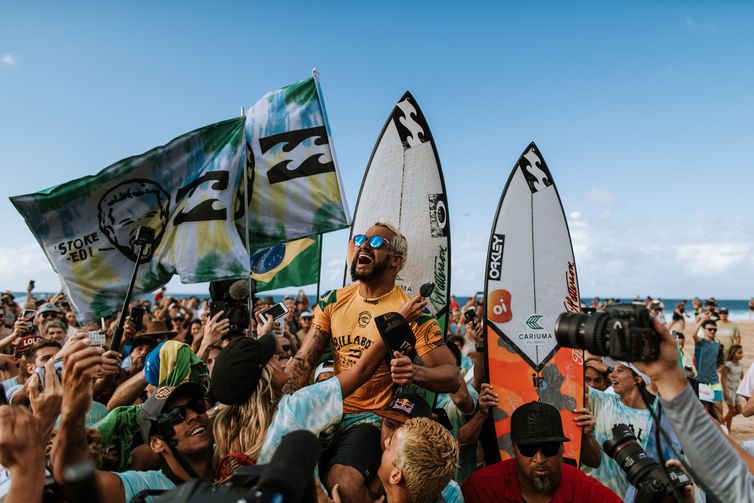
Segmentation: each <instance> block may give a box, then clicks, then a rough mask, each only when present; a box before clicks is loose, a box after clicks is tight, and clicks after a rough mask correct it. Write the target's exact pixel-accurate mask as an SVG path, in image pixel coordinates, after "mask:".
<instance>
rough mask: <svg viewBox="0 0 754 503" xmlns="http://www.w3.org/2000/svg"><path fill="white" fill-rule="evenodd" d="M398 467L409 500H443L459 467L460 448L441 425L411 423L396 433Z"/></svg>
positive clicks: (417, 420)
mask: <svg viewBox="0 0 754 503" xmlns="http://www.w3.org/2000/svg"><path fill="white" fill-rule="evenodd" d="M395 435H396V439H397V440H398V447H397V448H396V455H395V462H394V464H395V467H396V468H398V469H399V470H400V471H401V473H402V474H403V480H404V484H405V488H406V495H407V496H408V500H409V501H410V502H412V503H425V502H426V503H430V502H432V501H434V500H436V499H437V497H438V496H440V493H441V492H442V490H443V488H445V486H446V485H448V482H450V479H452V478H453V475H454V474H455V471H456V468H457V467H458V444H457V443H456V441H455V439H454V438H453V435H451V434H450V432H449V431H448V430H447V429H445V427H443V426H442V425H441V424H440V423H437V422H435V421H433V420H431V419H429V418H426V417H417V418H414V419H409V420H408V421H406V423H405V424H404V425H403V426H401V427H400V428H399V429H398V430H397V431H396V433H395Z"/></svg>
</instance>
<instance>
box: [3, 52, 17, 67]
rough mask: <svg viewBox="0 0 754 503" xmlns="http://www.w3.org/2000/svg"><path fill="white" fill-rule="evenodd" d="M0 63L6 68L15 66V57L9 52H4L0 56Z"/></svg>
mask: <svg viewBox="0 0 754 503" xmlns="http://www.w3.org/2000/svg"><path fill="white" fill-rule="evenodd" d="M0 62H2V63H3V64H4V65H7V66H16V63H18V61H17V60H16V58H15V56H13V54H11V53H9V52H6V53H5V54H3V55H2V56H0Z"/></svg>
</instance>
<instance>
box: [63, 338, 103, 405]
mask: <svg viewBox="0 0 754 503" xmlns="http://www.w3.org/2000/svg"><path fill="white" fill-rule="evenodd" d="M103 352H104V350H103V349H102V348H101V347H99V346H90V345H89V339H88V338H83V339H79V340H77V341H76V342H75V343H74V344H72V345H71V347H70V351H69V352H68V354H66V355H65V358H64V360H63V407H62V411H61V415H62V416H63V417H64V418H66V417H67V418H83V417H84V416H85V415H86V413H87V412H88V411H89V408H90V407H91V405H92V385H93V382H94V379H95V377H96V375H97V373H98V372H99V371H100V369H101V368H102V363H103V359H102V353H103Z"/></svg>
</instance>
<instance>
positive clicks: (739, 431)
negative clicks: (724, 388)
mask: <svg viewBox="0 0 754 503" xmlns="http://www.w3.org/2000/svg"><path fill="white" fill-rule="evenodd" d="M736 323H738V325H739V327H741V344H742V345H743V347H744V360H743V363H744V367H745V369H746V371H748V370H749V366H750V365H751V364H752V362H754V320H746V321H736ZM693 327H694V323H693V321H692V322H691V323H688V322H687V323H686V329H685V330H684V333H685V334H686V351H687V352H688V353H689V354H691V355H693V354H694V339H693V338H692V337H691V329H692V328H693ZM726 412H727V410H726ZM731 436H732V437H733V438H734V439H736V440H738V441H739V442H741V441H744V440H752V439H754V416H753V417H749V418H745V417H743V416H742V415H740V414H739V415H738V416H736V417H734V418H733V428H732V432H731Z"/></svg>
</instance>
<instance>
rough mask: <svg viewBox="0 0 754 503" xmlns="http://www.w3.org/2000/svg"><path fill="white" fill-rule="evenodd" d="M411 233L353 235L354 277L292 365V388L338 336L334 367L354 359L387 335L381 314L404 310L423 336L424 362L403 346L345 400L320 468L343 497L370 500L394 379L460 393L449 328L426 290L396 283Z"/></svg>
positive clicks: (323, 305) (380, 226)
mask: <svg viewBox="0 0 754 503" xmlns="http://www.w3.org/2000/svg"><path fill="white" fill-rule="evenodd" d="M407 248H408V244H407V242H406V238H405V237H404V236H403V234H401V233H400V231H399V230H398V229H397V228H396V227H395V226H393V225H392V224H390V223H388V222H384V221H377V222H376V223H375V224H374V225H373V226H372V227H370V228H369V229H368V230H367V231H366V234H356V235H355V236H354V237H353V242H352V250H353V258H352V262H351V266H350V272H351V279H352V280H353V281H354V284H352V285H349V286H347V287H345V288H341V289H339V290H335V291H332V292H328V293H326V294H325V295H323V297H322V299H320V301H319V303H318V304H317V306H316V307H315V308H314V321H313V324H312V328H311V330H310V331H309V334H308V335H307V337H306V339H305V340H304V342H303V346H302V348H301V350H300V351H299V353H298V354H296V356H295V357H294V358H293V359H292V360H291V363H289V364H288V367H287V368H286V373H288V375H289V381H288V384H287V385H286V388H285V389H284V391H285V392H287V393H289V392H293V391H295V390H296V389H298V388H300V387H302V386H304V385H305V384H306V382H307V379H308V377H309V375H310V373H311V371H312V370H314V367H315V366H316V364H317V362H318V361H319V359H320V356H321V355H322V354H323V353H324V351H325V350H326V348H327V347H328V346H329V345H330V343H331V342H332V346H333V360H334V363H335V373H336V374H338V373H340V372H342V371H343V370H344V369H347V368H350V367H353V366H354V365H356V363H357V362H358V361H359V359H360V358H361V356H362V355H363V354H364V353H365V352H366V350H367V349H368V348H369V346H371V345H372V344H373V343H374V342H375V341H377V340H379V339H380V335H379V332H378V330H377V327H376V325H375V322H374V318H375V317H377V316H379V315H382V314H385V313H388V312H399V313H400V314H401V315H402V316H403V317H404V318H405V319H406V321H408V322H409V324H410V326H411V329H412V331H413V333H414V335H415V337H416V346H415V350H416V354H417V355H418V357H419V358H421V361H422V365H417V364H415V363H414V362H413V361H412V360H411V359H410V358H409V357H408V356H402V355H401V354H400V353H397V352H396V353H394V354H393V355H391V356H392V357H393V358H392V359H391V361H390V367H389V368H388V366H387V365H380V366H379V367H378V368H377V370H376V371H375V372H374V375H373V376H372V378H371V379H370V380H369V381H368V382H367V383H366V384H364V385H363V386H362V387H360V388H359V389H358V390H357V391H356V392H354V393H353V394H352V395H350V396H349V397H348V398H346V399H345V400H344V404H343V412H344V416H343V420H342V421H341V423H340V425H339V426H337V427H336V428H337V430H336V432H335V435H334V438H333V439H332V442H331V443H330V446H329V447H328V448H327V449H325V451H324V452H323V456H322V460H321V461H320V475H321V477H322V480H323V482H325V485H326V486H327V488H328V490H330V491H331V490H332V488H333V486H334V485H335V484H336V483H338V484H339V487H340V495H341V496H342V498H343V501H349V502H356V503H358V502H371V501H373V500H374V499H375V498H374V495H373V494H371V493H370V491H369V490H368V489H367V485H366V483H367V481H369V480H370V479H371V478H372V477H374V476H375V475H376V473H377V468H378V467H379V464H380V444H379V439H380V423H381V421H380V418H379V416H377V415H375V414H374V411H377V410H381V409H384V408H385V407H386V406H387V405H388V403H389V402H390V400H391V398H392V395H393V385H394V384H397V385H408V384H411V383H414V384H416V385H418V386H422V387H425V388H428V389H431V390H433V391H436V392H446V393H453V392H455V391H456V390H457V388H458V385H459V382H460V379H459V375H458V368H457V367H456V365H455V360H454V358H453V355H452V354H451V353H450V351H449V350H448V348H447V347H445V344H444V341H443V336H442V331H441V330H440V326H439V325H438V323H437V321H436V320H435V318H434V317H433V316H432V315H431V314H429V311H428V310H427V309H426V305H427V301H426V300H425V299H424V298H422V297H421V296H417V297H413V298H411V297H410V296H409V295H407V294H406V293H405V292H404V291H403V290H401V288H400V287H399V286H397V285H396V284H395V280H396V277H397V276H398V272H399V271H400V270H401V268H402V267H403V266H404V264H405V262H406V258H407V253H408V249H407Z"/></svg>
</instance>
